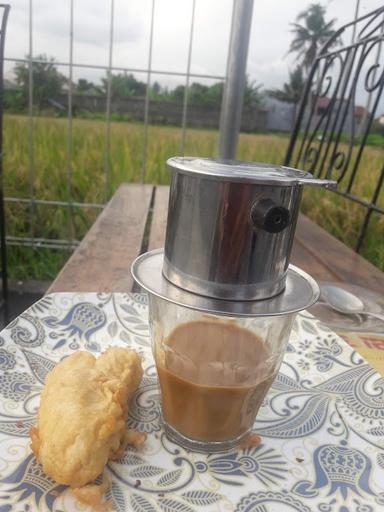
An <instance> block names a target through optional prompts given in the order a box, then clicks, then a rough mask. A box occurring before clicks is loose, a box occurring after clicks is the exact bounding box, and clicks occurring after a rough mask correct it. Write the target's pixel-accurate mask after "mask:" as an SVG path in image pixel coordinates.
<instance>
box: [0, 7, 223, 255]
mask: <svg viewBox="0 0 384 512" xmlns="http://www.w3.org/2000/svg"><path fill="white" fill-rule="evenodd" d="M157 3H158V2H157V1H156V0H151V1H150V29H149V44H148V55H147V59H148V60H147V66H146V67H143V68H137V67H130V66H117V65H114V42H115V41H114V27H115V21H116V19H115V18H116V10H115V0H110V2H109V21H108V23H109V28H108V62H107V64H95V63H87V62H78V61H76V60H75V59H74V23H75V0H70V1H69V2H68V9H69V30H68V36H67V37H68V42H69V44H68V49H69V50H68V60H61V59H60V60H57V61H56V60H55V62H54V64H55V66H56V67H60V68H64V69H66V70H67V77H68V88H67V111H66V123H67V126H66V148H65V162H64V165H63V170H64V173H65V192H66V193H65V196H66V199H65V200H63V199H62V198H60V199H59V200H58V199H57V198H56V197H49V198H41V197H38V196H37V194H36V187H35V183H36V161H35V154H34V148H35V123H34V119H35V108H34V107H35V105H34V71H33V69H34V66H35V65H39V64H45V63H46V61H45V60H44V59H41V58H39V56H37V57H36V56H34V55H35V48H34V37H35V33H34V14H35V13H34V0H28V52H27V56H26V57H25V58H17V57H13V56H6V57H5V59H4V61H5V62H8V63H12V64H22V65H27V66H28V107H27V114H28V130H27V137H28V194H27V196H26V197H25V196H24V197H21V196H12V197H10V196H8V197H5V198H4V199H5V203H6V204H7V205H23V206H24V207H26V206H27V207H28V208H29V212H28V219H29V235H28V236H26V235H25V236H14V235H10V236H8V237H7V242H8V244H9V245H22V246H31V247H39V248H40V247H46V248H52V249H67V250H72V249H73V248H74V247H76V246H77V245H78V243H79V240H78V238H77V237H76V229H75V217H76V214H77V212H79V210H87V211H89V210H90V209H92V210H96V211H100V210H101V209H102V208H103V207H104V205H105V204H106V202H107V201H108V199H109V197H110V195H111V192H112V189H111V180H110V168H111V161H112V159H113V155H112V153H111V137H112V133H111V118H112V116H111V114H112V108H111V106H112V77H113V73H117V72H120V73H142V74H144V75H145V77H146V92H145V99H144V108H143V110H144V112H143V127H142V153H141V164H140V181H141V182H142V183H144V181H145V179H146V172H147V166H148V162H147V153H148V138H149V124H150V115H149V107H150V101H151V99H150V87H151V81H152V79H153V77H157V76H168V77H169V76H171V77H177V78H179V79H183V80H185V82H184V83H185V88H184V97H183V100H182V118H181V126H180V129H181V137H180V141H181V142H180V152H181V154H184V149H185V141H186V133H187V128H188V99H189V98H188V91H189V87H190V81H191V79H193V78H194V79H209V80H219V81H223V80H224V79H225V77H224V76H223V75H216V74H205V73H196V72H191V59H192V52H193V35H194V25H195V18H196V0H192V1H191V10H190V15H189V33H188V52H187V61H186V67H185V70H184V71H174V70H169V69H155V68H154V67H153V63H152V61H153V58H152V57H153V44H154V42H153V41H154V30H155V24H156V10H157V9H158V8H159V6H158V5H157ZM90 69H91V70H97V71H100V72H105V74H106V99H105V113H104V135H103V139H104V140H103V145H104V154H103V164H102V166H103V189H104V190H103V194H102V200H101V201H96V200H95V201H88V202H85V201H78V200H76V195H75V194H74V190H73V161H74V141H73V132H74V123H73V119H74V101H73V100H74V98H73V86H72V84H73V77H74V70H90ZM38 207H58V208H59V207H61V208H65V209H66V211H67V215H66V218H67V224H68V226H67V236H66V237H62V238H60V239H57V238H55V237H49V236H40V234H39V232H38V229H37V226H36V222H37V219H38V211H37V209H38Z"/></svg>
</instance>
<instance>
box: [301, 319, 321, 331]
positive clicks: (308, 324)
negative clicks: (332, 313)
mask: <svg viewBox="0 0 384 512" xmlns="http://www.w3.org/2000/svg"><path fill="white" fill-rule="evenodd" d="M301 327H302V328H303V329H304V331H306V332H308V333H309V334H318V331H317V329H316V327H315V326H314V323H313V322H310V321H309V320H302V321H301Z"/></svg>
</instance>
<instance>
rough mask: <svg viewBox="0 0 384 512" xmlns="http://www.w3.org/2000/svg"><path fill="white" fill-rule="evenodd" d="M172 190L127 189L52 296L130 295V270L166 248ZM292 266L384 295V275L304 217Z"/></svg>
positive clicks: (107, 210)
mask: <svg viewBox="0 0 384 512" xmlns="http://www.w3.org/2000/svg"><path fill="white" fill-rule="evenodd" d="M168 193H169V187H165V186H152V185H133V184H129V185H121V186H120V188H119V189H118V190H117V192H116V193H115V194H114V196H113V197H112V199H111V201H110V202H109V203H108V205H107V206H106V207H105V209H104V210H103V212H102V213H101V214H100V216H99V217H98V219H97V220H96V222H95V223H94V225H93V226H92V228H91V229H90V230H89V232H88V233H87V235H86V236H85V238H84V239H83V241H82V242H81V244H80V245H79V247H78V248H77V249H76V251H75V252H74V253H73V254H72V256H71V257H70V259H69V260H68V262H67V263H66V264H65V265H64V267H63V269H62V270H61V272H60V273H59V274H58V276H57V277H56V279H55V280H54V281H53V283H52V284H51V286H50V288H49V290H48V293H50V292H128V291H131V290H132V289H133V280H132V277H131V274H130V266H131V263H132V261H133V260H134V259H135V257H136V256H137V255H138V254H140V253H141V252H144V251H146V250H151V249H156V248H158V247H163V246H164V236H165V225H166V220H167V208H168ZM292 263H294V264H295V265H298V266H299V267H301V268H302V269H303V270H305V271H306V272H308V273H310V274H311V275H312V276H313V277H314V278H315V279H317V280H319V281H339V282H346V283H350V284H356V285H360V286H364V287H366V288H370V289H372V290H374V291H376V292H379V293H382V292H383V290H384V273H383V272H381V271H380V270H379V269H377V268H376V267H375V266H373V265H372V264H371V263H369V262H368V261H367V260H365V259H364V258H362V257H361V256H359V255H358V254H356V253H355V252H353V251H352V250H351V249H349V248H348V247H346V246H345V245H344V244H343V243H341V242H339V241H338V240H336V239H335V238H334V237H333V236H331V235H329V234H328V233H327V232H326V231H324V229H322V228H320V227H319V226H318V225H317V224H315V223H314V222H312V221H311V220H309V219H308V218H307V217H305V216H303V215H301V216H300V218H299V222H298V226H297V230H296V236H295V242H294V246H293V255H292Z"/></svg>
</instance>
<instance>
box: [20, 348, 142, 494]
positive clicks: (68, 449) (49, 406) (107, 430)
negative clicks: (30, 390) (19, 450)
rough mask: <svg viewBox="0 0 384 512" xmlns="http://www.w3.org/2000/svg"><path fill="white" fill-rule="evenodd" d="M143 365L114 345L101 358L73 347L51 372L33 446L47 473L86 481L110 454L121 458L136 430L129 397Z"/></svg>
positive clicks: (69, 481) (63, 480)
mask: <svg viewBox="0 0 384 512" xmlns="http://www.w3.org/2000/svg"><path fill="white" fill-rule="evenodd" d="M142 375H143V370H142V367H141V361H140V357H139V356H138V354H137V353H136V352H135V351H133V350H131V349H128V348H119V347H113V348H110V349H108V350H107V351H106V352H104V353H103V354H102V355H101V356H100V357H99V358H98V359H96V358H95V357H94V356H93V355H92V354H90V353H88V352H75V353H74V354H72V355H70V356H69V357H67V358H66V359H64V360H63V361H61V362H60V363H59V364H58V365H57V366H56V367H55V368H54V369H53V370H52V371H51V372H50V373H49V374H48V376H47V378H46V381H45V386H44V389H43V392H42V394H41V402H40V409H39V414H38V422H37V426H36V427H32V429H31V432H30V435H31V439H32V443H31V448H32V450H33V452H34V454H35V455H36V457H37V459H38V460H39V462H40V463H41V464H42V466H43V469H44V471H45V473H46V474H47V475H49V476H50V477H51V478H53V480H55V481H56V482H58V483H60V484H64V485H69V486H71V487H82V486H84V485H85V484H87V483H88V482H91V481H92V480H94V479H95V478H96V477H97V476H98V475H100V473H102V471H103V468H104V466H105V464H106V463H107V461H108V460H109V459H115V458H119V457H120V456H121V455H122V453H123V451H124V450H125V448H126V445H127V444H129V442H130V438H132V439H133V440H135V439H136V437H135V436H134V435H132V434H131V433H129V432H127V431H126V429H125V420H126V418H127V414H128V401H129V399H130V398H131V396H132V395H133V393H134V392H135V391H136V389H137V388H138V386H139V384H140V381H141V378H142Z"/></svg>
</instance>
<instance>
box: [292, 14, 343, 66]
mask: <svg viewBox="0 0 384 512" xmlns="http://www.w3.org/2000/svg"><path fill="white" fill-rule="evenodd" d="M325 15H326V9H325V7H324V6H323V5H321V4H311V5H310V6H309V7H308V9H307V10H306V11H303V12H301V13H300V14H299V15H298V16H297V18H296V23H291V26H292V30H291V32H293V34H294V39H293V41H292V43H291V46H290V48H289V52H290V53H293V52H294V53H297V58H296V60H297V61H298V63H299V64H301V65H302V66H303V68H304V70H305V72H306V73H307V74H308V72H309V69H310V67H311V65H312V63H313V61H314V59H315V57H316V55H317V52H318V51H319V50H320V48H321V46H322V45H323V44H324V43H325V42H326V41H327V40H328V39H329V38H330V37H331V36H333V35H334V33H335V29H334V24H335V21H336V20H335V19H332V20H331V21H326V20H325ZM338 43H339V41H338V40H337V39H336V40H335V41H334V42H333V43H332V45H335V44H338ZM332 45H331V46H332Z"/></svg>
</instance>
